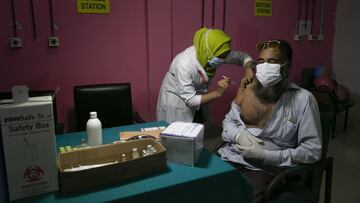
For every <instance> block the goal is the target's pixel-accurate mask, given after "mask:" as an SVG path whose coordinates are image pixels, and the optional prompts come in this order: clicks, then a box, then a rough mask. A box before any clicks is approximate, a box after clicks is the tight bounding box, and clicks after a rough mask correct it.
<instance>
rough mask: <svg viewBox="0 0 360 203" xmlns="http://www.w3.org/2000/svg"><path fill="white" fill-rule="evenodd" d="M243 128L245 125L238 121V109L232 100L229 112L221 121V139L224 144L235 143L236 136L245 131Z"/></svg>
mask: <svg viewBox="0 0 360 203" xmlns="http://www.w3.org/2000/svg"><path fill="white" fill-rule="evenodd" d="M245 128H246V126H245V124H244V123H243V121H242V120H241V119H240V107H239V105H237V104H236V103H235V100H234V101H233V102H232V103H231V109H230V112H229V113H228V114H226V116H225V119H224V121H223V132H222V134H221V136H222V139H223V140H224V141H225V142H231V143H236V140H235V137H236V135H237V134H238V133H239V132H241V131H246V130H245Z"/></svg>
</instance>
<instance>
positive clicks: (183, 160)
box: [160, 121, 204, 166]
mask: <svg viewBox="0 0 360 203" xmlns="http://www.w3.org/2000/svg"><path fill="white" fill-rule="evenodd" d="M160 142H161V144H163V145H164V147H165V148H166V150H167V160H168V161H171V162H175V163H179V164H185V165H191V166H194V165H195V163H196V161H197V159H198V157H199V156H200V154H201V152H202V149H203V148H204V144H203V142H204V125H202V124H199V123H188V122H180V121H176V122H173V123H171V124H170V125H169V126H168V127H167V128H166V129H165V130H164V131H163V132H162V133H161V134H160Z"/></svg>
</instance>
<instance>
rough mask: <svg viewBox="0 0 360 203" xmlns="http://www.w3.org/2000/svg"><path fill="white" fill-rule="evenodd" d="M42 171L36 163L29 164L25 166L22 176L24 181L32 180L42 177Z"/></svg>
mask: <svg viewBox="0 0 360 203" xmlns="http://www.w3.org/2000/svg"><path fill="white" fill-rule="evenodd" d="M43 175H44V171H43V170H42V169H41V168H40V167H39V166H37V165H30V166H29V167H27V168H26V170H25V172H24V175H23V178H24V179H25V180H26V182H34V181H39V180H41V179H42V177H43Z"/></svg>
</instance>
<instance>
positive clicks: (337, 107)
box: [302, 68, 355, 138]
mask: <svg viewBox="0 0 360 203" xmlns="http://www.w3.org/2000/svg"><path fill="white" fill-rule="evenodd" d="M302 77H303V81H302V87H304V88H306V89H307V90H309V91H310V92H311V93H312V94H313V95H314V96H315V98H316V100H317V103H318V105H319V110H320V112H324V113H331V114H332V115H333V116H332V118H333V123H334V125H333V127H332V133H331V137H332V138H335V127H336V117H337V114H339V113H341V112H343V111H345V119H344V127H343V131H344V132H345V131H346V126H347V121H348V117H349V111H350V108H351V107H353V106H354V105H355V100H353V99H351V98H350V99H349V100H346V101H340V100H339V99H338V98H337V96H336V94H335V93H334V92H328V91H326V90H325V89H321V88H316V87H314V85H313V80H314V68H308V69H304V70H303V71H302Z"/></svg>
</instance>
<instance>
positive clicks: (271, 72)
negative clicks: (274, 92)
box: [255, 62, 285, 87]
mask: <svg viewBox="0 0 360 203" xmlns="http://www.w3.org/2000/svg"><path fill="white" fill-rule="evenodd" d="M283 65H285V64H283ZM283 65H280V64H277V63H267V62H264V63H261V64H258V65H256V74H255V76H256V78H257V79H258V80H259V82H260V83H261V84H262V85H263V86H264V87H270V86H273V85H275V84H277V83H278V82H280V81H281V80H282V76H281V72H280V69H281V66H283Z"/></svg>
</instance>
